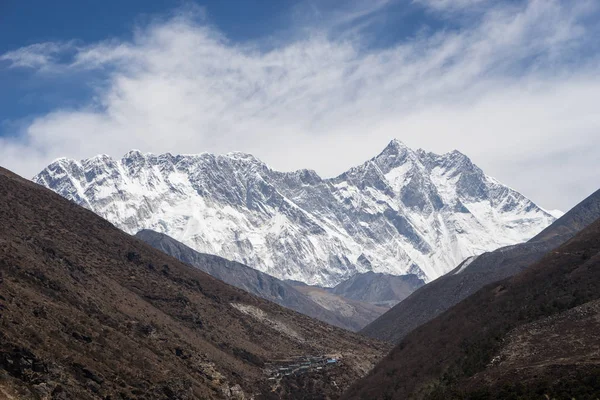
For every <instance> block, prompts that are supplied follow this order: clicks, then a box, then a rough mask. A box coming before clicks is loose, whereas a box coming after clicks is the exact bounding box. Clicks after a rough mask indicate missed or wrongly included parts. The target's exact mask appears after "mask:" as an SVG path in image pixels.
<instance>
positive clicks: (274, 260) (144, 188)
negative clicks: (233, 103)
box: [34, 140, 555, 287]
mask: <svg viewBox="0 0 600 400" xmlns="http://www.w3.org/2000/svg"><path fill="white" fill-rule="evenodd" d="M34 181H35V182H37V183H39V184H41V185H44V186H46V187H48V188H50V189H52V190H53V191H55V192H57V193H58V194H60V195H62V196H63V197H65V198H67V199H69V200H72V201H74V202H75V203H77V204H79V205H82V206H84V207H86V208H88V209H90V210H92V211H94V212H95V213H97V214H98V215H100V216H102V217H104V218H106V219H107V220H108V221H110V222H112V223H113V224H115V225H116V226H117V227H118V228H120V229H122V230H124V231H125V232H128V233H130V234H135V233H137V232H139V231H140V230H143V229H151V230H154V231H157V232H160V233H165V234H167V235H169V236H171V237H172V238H174V239H175V240H177V241H179V242H181V243H184V244H185V245H187V246H189V247H191V248H192V249H194V250H196V251H199V252H201V253H207V254H214V255H219V256H222V257H225V258H228V259H231V260H233V261H237V262H240V263H243V264H245V265H248V266H250V267H252V268H255V269H257V270H259V271H262V272H264V273H267V274H269V275H271V276H273V277H276V278H278V279H281V280H294V281H300V282H303V283H306V284H310V285H319V286H323V287H333V286H335V285H337V284H339V283H341V282H342V281H344V280H346V279H348V278H351V277H352V276H354V275H355V274H357V273H366V272H370V271H372V272H376V273H387V274H393V275H403V274H414V275H417V276H418V277H419V278H421V279H423V280H426V281H430V280H433V279H435V278H437V277H439V276H441V275H442V274H444V273H445V272H448V271H449V270H451V269H453V268H454V267H455V266H456V265H458V264H459V263H460V262H461V261H463V260H464V259H466V258H467V257H470V256H474V255H477V254H481V253H484V252H486V251H490V250H493V249H496V248H498V247H503V246H506V245H512V244H515V243H520V242H523V241H525V240H528V239H530V238H531V237H533V236H535V235H536V234H537V233H539V232H540V231H541V230H542V229H544V228H545V227H546V226H548V225H549V224H550V223H552V222H553V221H554V220H555V218H554V217H553V216H552V215H550V214H549V213H548V212H546V211H545V210H543V209H541V208H540V207H538V206H536V205H535V204H534V203H533V202H531V201H530V200H528V199H527V198H525V197H524V196H522V195H521V194H519V193H518V192H516V191H514V190H512V189H510V188H508V187H507V186H505V185H502V184H501V183H499V182H498V181H497V180H495V179H493V178H491V177H489V176H487V175H485V174H484V173H483V171H482V170H481V169H480V168H478V167H477V166H476V165H474V164H473V163H472V162H471V161H470V160H469V158H468V157H467V156H465V155H464V154H462V153H460V152H458V151H452V152H449V153H446V154H443V155H437V154H433V153H429V152H426V151H423V150H420V149H419V150H412V149H410V148H408V147H406V146H405V145H404V144H402V143H401V142H399V141H397V140H393V141H392V142H390V144H389V145H388V146H387V147H386V148H385V149H384V150H383V151H382V152H381V153H380V154H379V155H378V156H376V157H374V158H372V159H371V160H369V161H367V162H365V163H364V164H362V165H360V166H357V167H354V168H351V169H350V170H348V171H347V172H345V173H343V174H341V175H340V176H338V177H335V178H328V179H324V178H321V177H320V176H319V175H317V174H316V173H315V172H314V171H311V170H299V171H295V172H278V171H275V170H273V169H271V168H269V167H268V166H267V165H266V164H265V163H263V162H261V161H260V160H258V159H256V158H255V157H253V156H251V155H248V154H243V153H230V154H227V155H213V154H208V153H203V154H198V155H172V154H169V153H167V154H161V155H153V154H142V153H141V152H139V151H131V152H129V153H127V154H126V155H125V156H124V157H123V158H121V159H118V160H115V159H112V158H111V157H109V156H106V155H100V156H96V157H93V158H90V159H87V160H83V161H76V160H70V159H65V158H63V159H58V160H56V161H55V162H53V163H52V164H50V165H49V166H48V167H47V168H45V169H44V170H43V171H41V172H40V173H39V174H38V175H36V176H35V177H34Z"/></svg>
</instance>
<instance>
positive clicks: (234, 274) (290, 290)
mask: <svg viewBox="0 0 600 400" xmlns="http://www.w3.org/2000/svg"><path fill="white" fill-rule="evenodd" d="M135 236H136V237H137V238H138V239H141V240H143V241H144V242H146V243H148V244H150V245H151V246H152V247H155V248H157V249H159V250H161V251H163V252H164V253H166V254H168V255H170V256H173V257H175V258H177V259H178V260H180V261H183V262H185V263H188V264H190V265H192V266H194V267H197V268H199V269H201V270H202V271H204V272H206V273H208V274H210V275H212V276H214V277H215V278H217V279H219V280H221V281H223V282H225V283H228V284H230V285H233V286H235V287H238V288H240V289H243V290H245V291H247V292H249V293H252V294H255V295H257V296H259V297H262V298H264V299H267V300H269V301H272V302H274V303H277V304H279V305H282V306H284V307H287V308H291V309H292V310H295V311H298V312H300V313H302V314H306V315H308V316H310V317H312V318H317V319H319V320H321V321H324V322H327V323H330V324H332V325H336V326H339V327H342V328H345V329H349V330H353V331H356V330H359V329H361V328H363V327H364V326H365V325H366V324H368V323H369V322H371V321H373V320H374V319H375V318H377V317H378V316H380V315H381V314H383V313H384V312H385V311H387V310H386V309H385V308H380V307H374V306H372V305H370V304H362V303H360V302H358V301H348V300H346V299H344V298H340V297H339V296H334V295H332V296H331V298H328V299H327V304H325V305H321V304H319V303H318V302H316V301H313V300H312V299H311V296H309V295H307V294H304V293H302V290H298V289H297V288H295V287H293V286H292V285H291V284H289V283H287V282H284V281H281V280H279V279H277V278H275V277H273V276H270V275H268V274H265V273H264V272H260V271H258V270H256V269H254V268H250V267H248V266H246V265H244V264H240V263H238V262H235V261H229V260H226V259H224V258H222V257H219V256H213V255H209V254H202V253H198V252H197V251H195V250H193V249H192V248H190V247H188V246H186V245H184V244H183V243H180V242H178V241H176V240H175V239H173V238H171V237H169V236H167V235H165V234H163V233H158V232H154V231H151V230H148V229H145V230H142V231H140V232H138V233H137V234H136V235H135ZM315 290H316V289H315ZM334 303H340V304H342V306H343V310H340V309H339V307H337V308H336V307H331V306H330V305H331V304H334Z"/></svg>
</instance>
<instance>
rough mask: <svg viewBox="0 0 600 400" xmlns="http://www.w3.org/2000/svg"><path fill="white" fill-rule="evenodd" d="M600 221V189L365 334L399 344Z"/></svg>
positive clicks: (415, 297)
mask: <svg viewBox="0 0 600 400" xmlns="http://www.w3.org/2000/svg"><path fill="white" fill-rule="evenodd" d="M598 218H600V190H598V191H597V192H595V193H593V194H592V195H590V196H589V197H588V198H586V199H585V200H583V201H582V202H581V203H579V204H578V205H576V206H575V207H573V209H571V210H570V211H569V212H567V213H566V214H565V215H563V216H562V217H561V218H559V219H558V220H556V221H555V222H554V223H553V224H552V225H550V226H549V227H547V228H546V229H544V230H543V231H542V232H541V233H540V234H538V235H537V236H536V237H534V238H532V239H531V240H529V241H528V242H526V243H520V244H517V245H513V246H507V247H503V248H500V249H497V250H495V251H492V252H488V253H484V254H481V255H479V256H474V257H470V258H468V259H466V260H465V261H464V262H462V263H461V264H460V265H458V267H456V268H455V269H454V270H452V271H450V272H448V273H447V274H446V275H444V276H442V277H440V278H438V279H436V280H435V281H433V282H430V283H429V284H427V285H425V286H424V287H422V288H420V289H418V290H416V291H415V292H414V293H412V294H411V295H410V296H409V297H408V298H406V299H405V300H403V301H402V302H400V304H398V305H397V306H395V307H394V308H392V309H391V310H390V311H388V312H386V313H385V314H383V315H382V316H381V317H379V318H378V319H376V320H375V321H373V322H372V323H370V324H369V325H368V326H367V327H365V328H364V329H363V331H362V333H364V334H366V335H368V336H371V337H374V338H378V339H381V340H387V341H390V342H394V343H397V342H399V341H400V340H402V338H404V337H405V336H406V335H407V334H408V333H409V332H411V331H412V330H413V329H415V328H417V327H418V326H420V325H422V324H424V323H426V322H427V321H429V320H431V319H433V318H435V317H436V316H438V315H440V314H441V313H443V312H444V311H446V310H448V309H449V308H450V307H452V306H453V305H455V304H457V303H458V302H460V301H462V300H464V299H465V298H467V297H468V296H470V295H472V294H473V293H475V292H477V291H478V290H479V289H481V288H482V287H484V286H485V285H487V284H489V283H492V282H496V281H499V280H501V279H504V278H508V277H510V276H513V275H515V274H518V273H519V272H521V271H523V270H524V269H525V268H527V267H528V266H530V265H531V264H533V263H535V262H537V261H538V260H540V259H541V258H542V257H543V256H544V255H545V254H546V253H547V252H549V251H550V250H552V249H554V248H556V247H558V246H560V245H561V244H563V243H565V242H566V241H567V240H569V239H571V238H572V237H573V236H575V235H576V234H577V233H578V232H579V231H581V230H582V229H584V228H585V227H586V226H588V225H589V224H591V223H593V222H594V221H596V219H598Z"/></svg>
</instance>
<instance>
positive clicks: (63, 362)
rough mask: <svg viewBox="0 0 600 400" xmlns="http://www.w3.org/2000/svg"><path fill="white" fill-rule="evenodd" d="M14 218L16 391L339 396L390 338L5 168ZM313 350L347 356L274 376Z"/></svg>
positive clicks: (9, 309)
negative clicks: (148, 239)
mask: <svg viewBox="0 0 600 400" xmlns="http://www.w3.org/2000/svg"><path fill="white" fill-rule="evenodd" d="M0 221H1V226H2V229H0V398H2V399H36V400H38V399H48V398H51V399H92V398H101V399H149V400H154V399H161V400H162V399H242V398H246V399H248V398H255V399H263V398H272V397H273V396H274V397H276V398H291V399H293V398H306V396H309V397H310V398H336V397H338V396H339V394H340V393H341V391H342V390H343V389H344V388H346V387H348V386H349V385H350V384H351V383H352V382H354V381H356V379H358V378H359V377H360V376H363V375H364V374H365V373H366V372H367V371H368V370H369V369H370V368H371V367H372V366H373V365H374V363H375V362H376V361H377V360H378V359H379V358H380V357H381V356H382V355H383V353H384V352H385V351H386V350H387V349H386V347H385V346H384V345H382V344H380V343H379V342H377V341H374V340H371V339H367V338H364V337H361V336H358V335H355V334H352V333H350V332H348V331H346V330H343V329H339V328H336V327H333V326H331V325H328V324H325V323H323V322H321V321H318V320H315V319H312V318H309V317H307V316H305V315H302V314H299V313H297V312H294V311H291V310H288V309H286V308H283V307H281V306H279V305H276V304H274V303H272V302H269V301H266V300H263V299H261V298H259V297H256V296H254V295H251V294H248V293H247V292H245V291H243V290H240V289H237V288H235V287H233V286H229V285H227V284H225V283H223V282H221V281H219V280H217V279H215V278H213V277H211V276H210V275H208V274H206V273H204V272H202V271H200V270H199V269H197V268H193V267H191V266H189V265H187V264H184V263H182V262H180V261H179V260H177V259H175V258H173V257H170V256H167V255H165V254H164V253H163V252H161V251H159V250H156V249H154V248H153V247H151V246H149V245H148V244H146V243H144V242H142V241H140V240H138V239H136V238H134V237H131V236H129V235H127V234H126V233H124V232H122V231H121V230H119V229H117V228H116V227H114V226H113V225H112V224H110V223H109V222H107V221H105V220H103V219H101V218H100V217H98V216H97V215H96V214H94V213H92V212H91V211H88V210H86V209H84V208H82V207H80V206H78V205H76V204H75V203H73V202H70V201H68V200H65V199H64V198H62V197H60V196H58V195H56V194H54V193H52V192H51V191H50V190H47V189H45V188H43V187H41V186H39V185H36V184H34V183H32V182H30V181H27V180H24V179H21V178H20V177H18V176H16V175H14V174H12V173H10V172H9V171H6V170H4V169H1V168H0ZM299 357H313V358H312V359H323V358H324V357H335V358H336V361H337V362H335V363H333V364H332V365H328V366H327V367H326V368H323V369H322V370H317V369H316V367H315V366H314V365H312V364H311V365H310V366H308V367H307V368H305V369H303V370H301V371H300V372H298V373H296V374H292V375H289V376H283V375H282V374H280V375H279V376H274V375H268V374H267V371H269V370H270V368H271V369H272V367H271V365H273V363H277V362H279V363H281V362H286V360H287V362H288V363H291V362H293V360H297V359H298V358H299ZM319 357H320V358H319ZM282 360H283V361H282ZM270 377H271V378H273V380H269V379H268V378H270Z"/></svg>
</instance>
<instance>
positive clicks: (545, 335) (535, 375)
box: [343, 220, 600, 399]
mask: <svg viewBox="0 0 600 400" xmlns="http://www.w3.org/2000/svg"><path fill="white" fill-rule="evenodd" d="M599 299H600V220H598V221H596V222H594V223H593V224H592V225H590V226H589V227H587V228H585V229H584V230H583V231H582V232H581V233H579V234H578V235H577V236H575V237H574V238H573V239H571V240H569V241H568V242H567V243H566V244H564V245H562V246H561V247H559V248H557V249H556V250H553V251H551V252H550V253H548V254H547V255H546V256H545V257H544V258H542V259H541V260H540V261H539V262H537V263H536V264H534V265H532V266H531V267H529V268H527V269H526V270H525V271H523V272H521V273H520V274H518V275H516V276H514V277H512V278H508V279H505V280H503V281H500V282H496V283H494V284H491V285H488V286H486V287H485V288H483V289H482V290H480V291H478V292H477V293H475V294H474V295H472V296H470V297H469V298H467V299H466V300H464V301H462V302H461V303H459V304H457V305H456V306H454V307H453V308H451V309H450V310H448V311H447V312H445V313H443V314H442V315H440V316H439V317H437V318H435V319H434V320H432V321H430V322H428V323H427V324H424V325H422V326H420V327H419V328H417V329H415V330H414V331H412V332H411V333H410V334H409V335H408V336H406V337H405V338H404V339H403V340H402V341H401V342H400V344H399V345H398V346H396V347H395V348H394V350H392V352H391V353H390V354H389V355H388V356H386V357H385V358H384V359H383V360H382V361H381V362H380V363H379V364H378V365H377V366H376V367H375V369H374V370H373V371H372V372H371V373H370V374H369V376H368V377H367V378H365V379H363V380H361V381H359V382H357V383H356V384H355V385H353V387H352V388H351V389H350V390H349V391H348V392H347V393H346V394H345V395H344V396H343V398H345V399H408V398H410V399H507V398H515V399H517V398H518V399H540V398H556V399H563V398H564V399H571V398H576V399H595V398H597V397H598V396H600V336H598V335H597V332H598V331H599V330H600V305H599V303H600V300H599ZM546 396H547V397H546Z"/></svg>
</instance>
